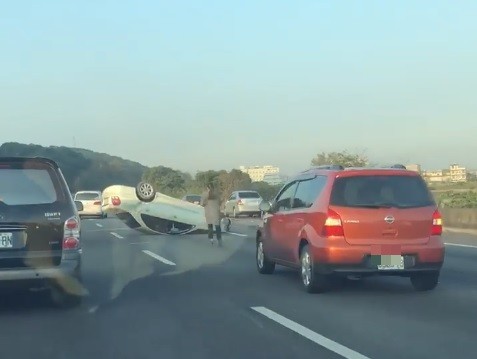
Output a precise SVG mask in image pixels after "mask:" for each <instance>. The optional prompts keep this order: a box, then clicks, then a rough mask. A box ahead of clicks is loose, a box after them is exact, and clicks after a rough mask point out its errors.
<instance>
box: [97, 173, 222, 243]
mask: <svg viewBox="0 0 477 359" xmlns="http://www.w3.org/2000/svg"><path fill="white" fill-rule="evenodd" d="M102 208H103V211H104V212H105V213H108V214H115V215H116V216H117V217H118V218H119V219H120V220H122V221H123V222H124V223H125V224H126V225H127V226H128V227H130V228H133V229H137V230H139V231H142V232H146V233H154V234H186V233H190V232H194V231H207V223H206V222H205V214H204V208H203V207H202V206H198V205H197V204H193V203H189V202H187V201H183V200H181V199H177V198H174V197H170V196H166V195H165V194H162V193H159V192H156V190H155V189H154V187H153V186H152V185H151V184H150V183H147V182H141V183H139V184H138V185H137V186H136V188H134V187H128V186H122V185H114V186H110V187H107V188H106V189H105V190H104V191H103V203H102ZM230 225H231V221H230V220H229V219H228V218H223V219H222V221H221V226H222V230H224V231H229V230H230Z"/></svg>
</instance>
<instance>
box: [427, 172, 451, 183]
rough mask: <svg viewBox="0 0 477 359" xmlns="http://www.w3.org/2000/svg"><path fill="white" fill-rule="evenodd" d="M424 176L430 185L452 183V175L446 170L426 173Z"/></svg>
mask: <svg viewBox="0 0 477 359" xmlns="http://www.w3.org/2000/svg"><path fill="white" fill-rule="evenodd" d="M422 176H423V177H424V179H425V180H426V181H427V182H430V183H436V182H437V183H439V182H440V183H442V182H450V174H449V171H446V170H437V171H424V172H423V173H422Z"/></svg>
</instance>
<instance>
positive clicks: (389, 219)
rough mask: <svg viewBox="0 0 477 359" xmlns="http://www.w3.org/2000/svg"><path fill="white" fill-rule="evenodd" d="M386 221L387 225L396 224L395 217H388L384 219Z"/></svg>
mask: <svg viewBox="0 0 477 359" xmlns="http://www.w3.org/2000/svg"><path fill="white" fill-rule="evenodd" d="M384 221H385V222H386V223H389V224H391V223H394V217H393V216H386V217H384Z"/></svg>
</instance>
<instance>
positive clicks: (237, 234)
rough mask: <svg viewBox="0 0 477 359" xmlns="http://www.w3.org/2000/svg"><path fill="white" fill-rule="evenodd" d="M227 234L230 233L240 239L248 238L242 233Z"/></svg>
mask: <svg viewBox="0 0 477 359" xmlns="http://www.w3.org/2000/svg"><path fill="white" fill-rule="evenodd" d="M225 233H228V234H231V235H234V236H239V237H248V236H247V235H246V234H242V233H235V232H225Z"/></svg>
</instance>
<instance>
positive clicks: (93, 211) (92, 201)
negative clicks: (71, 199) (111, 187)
mask: <svg viewBox="0 0 477 359" xmlns="http://www.w3.org/2000/svg"><path fill="white" fill-rule="evenodd" d="M102 200H103V198H102V194H101V192H100V191H79V192H76V194H75V201H80V202H81V203H82V204H83V210H82V211H79V212H78V214H79V215H80V217H99V218H104V217H106V215H105V213H104V212H103V208H102V206H101V204H102Z"/></svg>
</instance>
